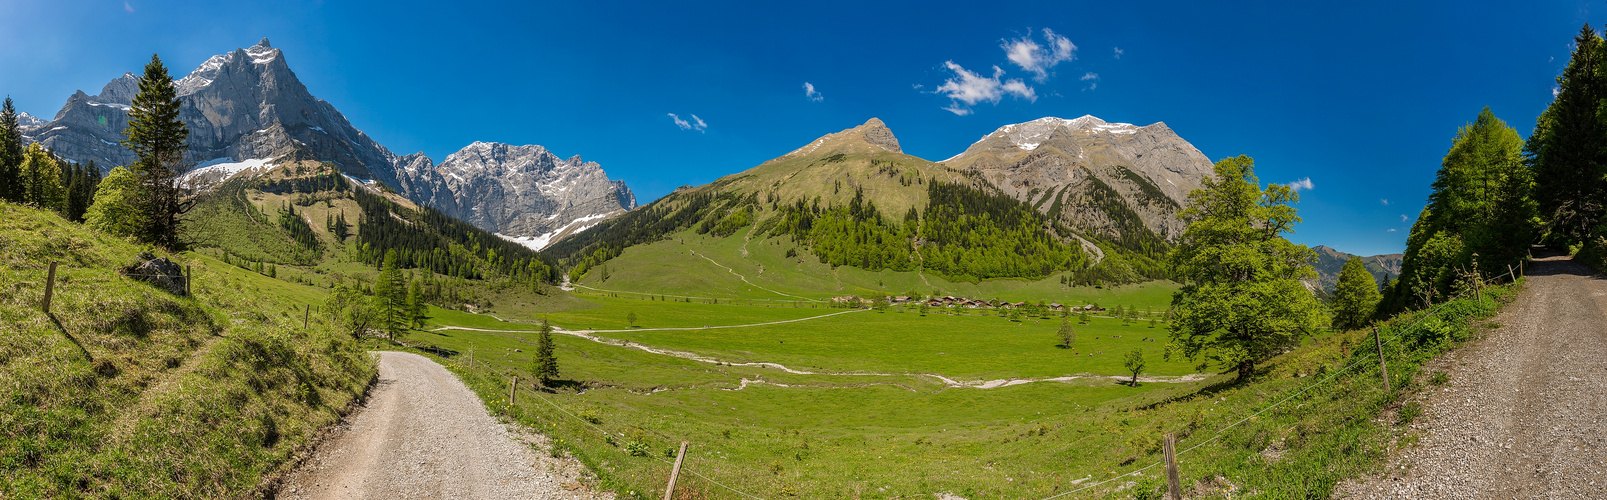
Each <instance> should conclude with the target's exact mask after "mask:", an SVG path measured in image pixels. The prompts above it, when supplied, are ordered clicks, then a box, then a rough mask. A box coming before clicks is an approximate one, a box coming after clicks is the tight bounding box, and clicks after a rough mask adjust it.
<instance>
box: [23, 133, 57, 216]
mask: <svg viewBox="0 0 1607 500" xmlns="http://www.w3.org/2000/svg"><path fill="white" fill-rule="evenodd" d="M21 181H22V202H23V203H26V204H30V205H33V206H36V207H39V208H45V209H50V210H55V211H58V212H59V211H62V210H64V209H65V208H66V204H67V190H66V189H64V188H62V186H61V165H60V164H58V163H56V160H55V159H54V158H51V157H50V153H49V152H46V151H45V148H44V146H40V145H39V143H37V142H36V143H33V144H29V145H28V148H27V149H25V150H23V153H22V175H21Z"/></svg>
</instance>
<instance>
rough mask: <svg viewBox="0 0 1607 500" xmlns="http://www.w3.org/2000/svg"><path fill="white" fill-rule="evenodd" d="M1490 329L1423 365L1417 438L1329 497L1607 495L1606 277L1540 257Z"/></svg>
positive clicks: (1571, 263)
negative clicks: (1428, 379) (1425, 383)
mask: <svg viewBox="0 0 1607 500" xmlns="http://www.w3.org/2000/svg"><path fill="white" fill-rule="evenodd" d="M1494 322H1495V323H1497V324H1499V325H1501V326H1500V327H1498V328H1496V329H1495V330H1494V331H1492V332H1491V333H1490V334H1489V336H1488V337H1486V338H1484V339H1482V340H1480V341H1478V342H1477V343H1476V344H1474V345H1472V346H1469V347H1466V348H1463V349H1460V350H1458V351H1456V352H1454V353H1452V354H1449V355H1447V356H1445V357H1444V358H1442V359H1440V360H1437V361H1436V362H1435V363H1434V364H1431V365H1430V366H1427V367H1425V368H1424V372H1425V373H1427V372H1429V371H1443V372H1446V373H1448V374H1449V381H1448V382H1447V383H1446V384H1445V385H1443V386H1432V385H1431V386H1429V387H1430V389H1429V390H1427V391H1426V392H1425V393H1424V394H1421V395H1419V396H1418V397H1417V398H1416V399H1417V400H1418V401H1419V402H1420V404H1421V405H1422V412H1423V413H1422V414H1423V417H1422V418H1420V419H1419V420H1418V421H1417V423H1414V424H1411V429H1412V431H1409V432H1415V433H1418V434H1419V435H1421V438H1420V440H1419V441H1418V443H1417V445H1416V446H1412V447H1408V448H1407V449H1405V450H1404V451H1401V452H1399V453H1397V454H1396V456H1394V457H1392V458H1391V459H1390V461H1389V464H1388V466H1386V467H1385V471H1384V473H1383V474H1382V475H1379V476H1374V477H1367V478H1361V479H1360V480H1356V481H1348V482H1346V483H1342V484H1340V485H1339V487H1338V488H1336V489H1335V495H1334V496H1335V498H1412V499H1419V498H1425V499H1438V498H1456V499H1480V498H1490V499H1496V498H1500V499H1507V498H1607V361H1604V359H1607V279H1603V278H1602V277H1601V276H1598V275H1595V274H1594V273H1592V272H1590V270H1589V269H1587V268H1586V267H1585V266H1583V265H1581V264H1579V263H1576V262H1574V261H1572V260H1571V259H1569V258H1568V257H1566V256H1559V255H1552V256H1548V257H1543V258H1539V259H1537V260H1536V261H1535V262H1534V265H1533V267H1532V268H1531V269H1530V270H1529V272H1528V283H1527V284H1526V286H1525V289H1524V290H1523V292H1522V294H1521V295H1519V297H1518V299H1517V301H1516V302H1514V303H1512V304H1511V305H1508V306H1507V307H1506V309H1505V310H1504V311H1502V312H1501V314H1500V315H1498V316H1497V317H1496V318H1495V319H1494Z"/></svg>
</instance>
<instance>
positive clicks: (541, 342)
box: [530, 318, 558, 386]
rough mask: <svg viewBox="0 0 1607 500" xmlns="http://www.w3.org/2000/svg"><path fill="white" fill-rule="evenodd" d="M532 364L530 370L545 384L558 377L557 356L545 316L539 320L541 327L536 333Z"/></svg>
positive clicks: (550, 329)
mask: <svg viewBox="0 0 1607 500" xmlns="http://www.w3.org/2000/svg"><path fill="white" fill-rule="evenodd" d="M532 363H533V365H534V366H532V367H531V369H530V371H531V372H533V374H534V375H535V376H536V379H537V380H540V381H541V385H543V386H547V385H549V384H551V383H552V381H553V380H557V379H558V357H557V355H556V354H554V353H553V346H552V324H551V323H548V322H547V320H546V318H542V320H541V329H540V330H539V331H538V332H537V333H536V357H535V359H534V360H532Z"/></svg>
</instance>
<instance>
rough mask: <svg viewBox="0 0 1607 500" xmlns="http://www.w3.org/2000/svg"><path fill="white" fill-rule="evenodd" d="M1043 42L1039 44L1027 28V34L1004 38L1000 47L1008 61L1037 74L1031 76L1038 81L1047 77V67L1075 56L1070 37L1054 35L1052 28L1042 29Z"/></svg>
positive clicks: (1074, 47) (1075, 47) (1040, 81)
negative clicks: (1009, 38) (1011, 38)
mask: <svg viewBox="0 0 1607 500" xmlns="http://www.w3.org/2000/svg"><path fill="white" fill-rule="evenodd" d="M1043 39H1044V44H1043V45H1039V44H1038V42H1037V41H1035V40H1033V39H1032V30H1031V29H1028V30H1027V36H1024V37H1021V38H1017V39H1014V40H1005V41H1004V45H1002V46H1001V48H1003V49H1004V54H1005V56H1006V57H1009V58H1010V62H1013V63H1015V64H1016V66H1019V67H1020V68H1021V69H1023V70H1026V71H1027V72H1030V73H1035V74H1037V75H1038V76H1036V77H1033V79H1034V80H1037V81H1038V83H1043V82H1044V81H1045V80H1048V79H1049V69H1050V68H1054V67H1055V65H1056V64H1060V63H1063V62H1066V61H1070V60H1072V59H1076V58H1077V46H1076V45H1075V44H1072V43H1071V39H1068V38H1066V37H1063V36H1060V35H1056V34H1055V32H1054V30H1051V29H1049V28H1044V29H1043Z"/></svg>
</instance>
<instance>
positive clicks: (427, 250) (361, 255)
mask: <svg viewBox="0 0 1607 500" xmlns="http://www.w3.org/2000/svg"><path fill="white" fill-rule="evenodd" d="M352 193H353V199H355V200H356V201H357V206H358V207H359V208H361V209H362V215H361V217H360V218H359V219H358V223H357V224H358V228H357V243H358V252H357V254H358V260H360V261H362V262H364V263H367V264H369V265H373V266H375V267H379V266H381V265H383V263H384V259H385V255H386V253H387V252H390V251H393V250H394V251H395V252H396V256H397V265H398V266H400V267H401V268H403V269H423V270H428V271H430V272H434V273H437V274H443V275H447V276H453V277H458V278H465V279H486V278H488V277H490V275H491V274H490V273H496V274H500V275H501V276H502V277H505V278H507V279H509V280H513V281H515V282H520V283H530V284H535V283H553V282H555V281H557V279H558V273H557V271H556V269H557V268H556V266H554V265H553V264H552V263H550V262H547V261H546V260H545V259H544V258H543V257H542V256H541V255H539V254H537V253H536V252H534V251H532V250H530V249H528V248H525V247H524V246H522V245H519V244H518V243H514V242H511V241H508V240H504V239H502V238H499V237H497V236H496V235H494V234H491V233H490V232H487V231H485V230H483V229H480V228H477V227H474V226H473V225H470V224H468V223H466V222H462V221H459V220H457V219H453V218H451V217H448V216H447V215H445V214H442V213H441V212H438V211H436V210H434V209H431V208H428V207H420V208H419V209H418V210H409V209H406V208H403V207H400V206H398V205H396V204H395V203H392V202H391V201H390V200H388V199H386V198H384V197H383V196H380V195H376V194H372V193H369V192H367V191H365V190H362V189H356V190H353V191H352Z"/></svg>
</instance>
